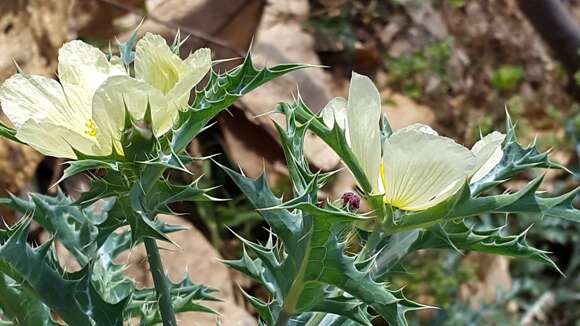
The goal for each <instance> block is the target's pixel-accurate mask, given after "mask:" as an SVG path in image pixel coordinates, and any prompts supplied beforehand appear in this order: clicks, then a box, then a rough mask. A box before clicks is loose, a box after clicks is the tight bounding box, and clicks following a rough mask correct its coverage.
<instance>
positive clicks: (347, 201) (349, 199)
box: [341, 191, 360, 210]
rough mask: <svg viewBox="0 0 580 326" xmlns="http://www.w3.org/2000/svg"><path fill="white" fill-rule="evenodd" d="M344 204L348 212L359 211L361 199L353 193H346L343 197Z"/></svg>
mask: <svg viewBox="0 0 580 326" xmlns="http://www.w3.org/2000/svg"><path fill="white" fill-rule="evenodd" d="M341 198H342V203H343V205H344V207H345V208H346V209H348V210H357V209H359V207H360V197H359V196H358V195H357V194H355V193H354V192H352V191H348V192H345V193H344V194H343V195H342V197H341Z"/></svg>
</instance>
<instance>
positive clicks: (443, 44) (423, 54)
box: [384, 38, 453, 99]
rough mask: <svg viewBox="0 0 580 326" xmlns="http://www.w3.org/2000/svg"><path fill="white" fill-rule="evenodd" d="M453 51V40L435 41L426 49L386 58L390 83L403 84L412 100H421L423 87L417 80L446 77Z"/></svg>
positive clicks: (404, 89) (404, 90) (405, 91)
mask: <svg viewBox="0 0 580 326" xmlns="http://www.w3.org/2000/svg"><path fill="white" fill-rule="evenodd" d="M452 50H453V39H452V38H447V39H444V40H441V41H435V42H433V43H432V44H430V45H428V46H427V47H425V48H424V49H422V50H420V51H417V52H414V53H410V54H406V55H402V56H399V57H391V56H386V57H385V59H384V62H385V66H386V68H387V71H388V76H389V83H391V84H401V87H402V89H403V92H404V93H405V94H406V95H407V96H409V97H411V98H415V99H416V98H420V97H421V95H422V94H423V90H422V87H421V86H420V83H419V81H418V80H416V79H417V78H420V77H421V76H424V75H425V76H428V75H432V74H434V75H437V76H439V77H444V76H445V74H446V67H447V62H448V61H449V57H450V55H451V51H452Z"/></svg>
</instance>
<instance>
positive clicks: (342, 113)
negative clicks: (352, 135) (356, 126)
mask: <svg viewBox="0 0 580 326" xmlns="http://www.w3.org/2000/svg"><path fill="white" fill-rule="evenodd" d="M346 106H347V102H346V99H344V98H343V97H335V98H333V99H332V100H330V102H328V104H326V106H325V107H324V108H323V109H322V111H320V116H321V117H322V121H323V122H324V124H325V125H326V126H327V127H328V128H329V129H332V128H334V123H335V122H336V125H338V127H339V128H340V129H341V130H347V123H346ZM345 133H346V135H347V136H346V138H347V139H348V138H349V137H348V132H345Z"/></svg>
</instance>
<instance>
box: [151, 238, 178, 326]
mask: <svg viewBox="0 0 580 326" xmlns="http://www.w3.org/2000/svg"><path fill="white" fill-rule="evenodd" d="M143 242H144V243H145V249H146V250H147V259H148V260H149V269H150V271H151V275H152V276H153V283H154V284H155V292H156V293H157V301H158V302H159V312H160V313H161V320H163V326H177V320H176V319H175V312H174V311H173V304H172V303H171V293H170V289H169V282H168V279H167V276H166V275H165V272H164V270H163V263H162V262H161V256H160V255H159V248H158V247H157V243H156V242H155V239H153V238H145V239H144V241H143Z"/></svg>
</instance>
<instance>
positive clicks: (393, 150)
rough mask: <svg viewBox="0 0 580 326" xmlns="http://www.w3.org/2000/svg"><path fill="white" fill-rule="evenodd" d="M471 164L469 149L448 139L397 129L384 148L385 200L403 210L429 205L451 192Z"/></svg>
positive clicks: (457, 187)
mask: <svg viewBox="0 0 580 326" xmlns="http://www.w3.org/2000/svg"><path fill="white" fill-rule="evenodd" d="M474 166H475V157H474V155H473V154H472V153H471V151H469V150H468V149H467V148H465V147H463V146H461V145H459V144H457V143H456V142H455V141H453V140H452V139H450V138H446V137H441V136H436V135H433V134H431V133H425V132H421V131H419V130H416V129H413V128H410V129H403V130H400V131H397V132H395V133H394V134H393V135H391V137H390V138H389V139H388V141H387V143H386V144H385V147H384V155H383V183H384V188H385V201H386V202H387V203H389V204H391V205H393V206H395V207H398V208H400V209H404V210H422V209H426V208H429V207H431V206H434V205H436V204H438V203H439V202H441V201H443V200H445V199H446V198H448V197H449V196H451V195H453V194H454V193H455V192H456V191H457V190H458V189H459V188H460V187H461V186H462V185H463V181H464V180H465V179H466V178H467V177H468V176H469V174H470V173H471V171H473V168H474Z"/></svg>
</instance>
